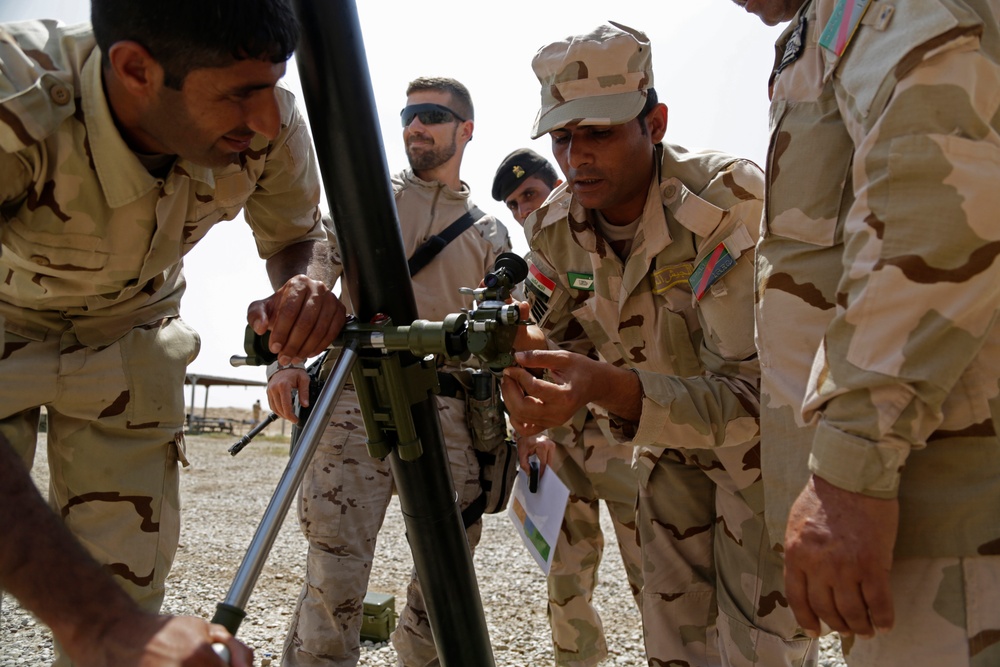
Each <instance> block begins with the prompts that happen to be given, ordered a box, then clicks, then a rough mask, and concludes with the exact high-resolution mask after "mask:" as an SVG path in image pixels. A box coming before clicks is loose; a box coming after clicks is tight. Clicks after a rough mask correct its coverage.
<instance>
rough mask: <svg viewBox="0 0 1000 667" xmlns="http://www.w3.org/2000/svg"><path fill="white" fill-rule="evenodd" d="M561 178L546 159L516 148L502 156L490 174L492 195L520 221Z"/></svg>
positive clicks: (560, 181) (521, 223)
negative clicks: (491, 175)
mask: <svg viewBox="0 0 1000 667" xmlns="http://www.w3.org/2000/svg"><path fill="white" fill-rule="evenodd" d="M560 183H562V179H560V178H559V175H558V174H557V173H556V170H555V168H554V167H553V166H552V165H551V164H550V163H549V161H548V160H546V159H545V158H543V157H542V156H541V155H539V154H538V153H536V152H535V151H533V150H531V149H530V148H519V149H517V150H516V151H513V152H512V153H511V154H510V155H508V156H507V157H505V158H504V159H503V162H501V163H500V166H499V167H497V173H496V174H495V175H494V176H493V198H494V199H496V200H497V201H502V202H503V203H504V204H505V205H506V206H507V208H508V209H509V210H510V212H511V213H512V214H513V215H514V219H515V220H517V222H518V224H520V225H523V224H524V221H525V220H527V219H528V216H529V215H530V214H531V213H533V212H534V211H535V210H536V209H537V208H538V207H539V206H541V205H542V203H543V202H544V201H545V198H546V197H548V196H549V193H550V192H552V190H554V189H555V187H556V186H557V185H559V184H560Z"/></svg>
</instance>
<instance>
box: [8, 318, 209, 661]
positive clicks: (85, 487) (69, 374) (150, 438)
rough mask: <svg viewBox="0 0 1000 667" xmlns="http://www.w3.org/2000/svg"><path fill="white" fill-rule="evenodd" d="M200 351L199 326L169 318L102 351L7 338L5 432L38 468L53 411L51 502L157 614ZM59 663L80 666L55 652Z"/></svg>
mask: <svg viewBox="0 0 1000 667" xmlns="http://www.w3.org/2000/svg"><path fill="white" fill-rule="evenodd" d="M53 324H54V323H53ZM199 346H200V339H199V338H198V335H197V334H196V333H195V332H194V330H193V329H191V328H190V327H188V326H187V325H186V324H185V323H184V322H183V321H182V320H180V318H170V319H164V320H162V321H160V322H156V323H153V324H150V325H147V326H143V327H136V328H135V329H133V330H131V331H129V332H128V333H127V334H126V335H125V336H123V337H121V338H120V339H119V340H117V341H115V342H114V343H112V344H111V345H108V346H106V347H102V348H99V349H93V348H88V347H87V346H85V345H82V344H81V343H80V342H79V341H78V340H77V339H76V336H74V335H73V332H72V331H69V330H67V329H66V327H65V326H64V327H63V331H62V332H61V333H60V332H58V330H56V332H55V333H53V334H50V335H49V336H47V337H46V338H45V339H44V340H31V339H28V338H25V337H23V336H18V335H17V334H14V333H11V332H9V331H8V332H7V333H6V334H5V340H4V346H3V354H2V357H0V377H2V378H3V382H0V406H2V411H3V415H4V418H3V419H2V420H0V434H3V435H4V436H5V437H6V438H7V439H8V440H9V441H10V443H11V445H13V447H14V449H15V450H16V451H17V452H19V453H20V455H21V456H22V458H23V459H24V461H25V464H26V465H28V466H29V467H30V465H31V463H32V461H33V460H34V457H35V445H36V440H37V437H38V435H37V434H38V419H39V413H40V408H39V406H42V405H44V406H46V408H47V410H46V412H47V419H48V422H47V434H48V437H47V439H46V442H47V447H48V461H49V470H50V480H49V504H50V505H51V507H52V509H53V510H54V511H55V512H56V513H57V514H59V515H60V516H61V517H62V518H63V521H64V522H65V523H66V526H67V528H69V530H70V531H71V532H72V533H73V534H74V535H75V536H76V538H77V539H78V540H80V542H81V543H82V544H83V546H84V547H86V548H87V550H88V551H89V552H90V553H91V555H93V556H94V557H95V558H96V559H97V561H98V562H100V563H102V564H103V565H104V567H105V569H106V570H107V571H108V572H109V573H110V574H112V575H113V576H114V578H115V580H116V581H117V582H118V583H119V584H120V585H121V586H122V587H123V588H124V589H125V590H126V591H127V592H128V593H129V595H131V596H132V597H133V598H134V599H135V600H136V601H137V602H138V603H139V604H140V605H141V606H142V607H143V608H144V609H146V610H148V611H152V612H155V611H158V610H159V608H160V605H161V603H162V602H163V596H164V580H165V579H166V577H167V573H168V572H169V571H170V565H171V563H172V562H173V559H174V553H175V552H176V550H177V542H178V538H179V534H180V501H179V487H178V484H179V477H178V463H180V464H183V465H187V460H186V459H185V454H184V438H183V428H184V395H183V387H184V372H185V369H186V366H187V364H188V363H189V362H190V361H191V360H192V359H194V358H195V356H196V355H197V354H198V348H199ZM81 452H86V456H81V455H80V453H81ZM57 654H58V651H57ZM54 664H55V665H58V666H60V667H62V666H65V665H68V664H70V663H69V661H68V660H67V659H66V658H65V656H62V655H57V659H56V662H55V663H54Z"/></svg>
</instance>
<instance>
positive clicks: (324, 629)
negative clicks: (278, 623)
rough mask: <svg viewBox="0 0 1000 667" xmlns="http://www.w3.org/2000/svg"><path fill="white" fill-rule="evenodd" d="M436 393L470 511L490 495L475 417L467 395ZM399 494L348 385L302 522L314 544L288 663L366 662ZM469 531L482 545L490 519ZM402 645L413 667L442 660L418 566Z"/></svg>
mask: <svg viewBox="0 0 1000 667" xmlns="http://www.w3.org/2000/svg"><path fill="white" fill-rule="evenodd" d="M435 400H436V401H437V406H438V417H439V418H440V421H441V432H442V435H443V437H444V441H445V445H446V448H447V454H448V461H449V464H450V467H451V476H452V480H453V482H454V484H455V489H456V491H457V492H458V498H459V507H460V508H461V509H464V508H465V507H467V506H468V505H469V504H470V503H471V502H472V501H473V500H475V499H476V498H477V497H478V496H479V494H480V486H479V464H478V462H477V460H476V456H475V453H474V452H473V450H472V443H471V440H470V437H469V430H468V427H467V426H466V423H465V401H464V400H463V399H455V398H443V397H437V398H436V399H435ZM392 492H393V481H392V471H391V470H390V467H389V462H388V460H385V461H379V460H378V459H373V458H372V457H371V456H369V455H368V449H367V447H366V445H365V429H364V422H363V421H362V419H361V412H360V408H359V407H358V402H357V396H356V395H355V394H354V392H353V390H352V389H350V388H345V390H344V393H343V394H342V395H341V398H340V401H339V402H338V404H337V406H336V408H335V410H334V413H333V415H332V416H331V419H330V426H329V427H328V428H327V429H326V431H325V432H324V434H323V436H322V439H321V441H320V443H319V445H318V447H317V450H316V453H315V454H314V456H313V460H312V462H311V463H310V465H309V467H308V469H307V471H306V473H305V476H304V477H303V480H302V488H301V493H300V496H299V521H300V524H301V527H302V532H303V533H304V535H305V537H306V540H307V541H308V542H309V550H308V553H307V556H306V575H305V582H304V585H303V587H302V593H301V594H300V596H299V599H298V602H297V604H296V607H295V611H294V612H293V614H292V620H291V624H290V627H289V629H288V635H287V637H286V639H285V646H284V650H283V654H282V662H281V664H282V665H285V666H286V667H292V666H294V667H300V666H301V667H305V666H309V667H314V666H318V665H323V666H324V667H345V666H351V667H353V665H356V664H358V660H359V658H360V652H361V649H360V634H361V620H362V619H361V616H362V609H363V602H364V596H365V592H366V591H367V590H368V579H369V576H370V575H371V569H372V561H373V560H374V556H375V543H376V538H377V537H378V532H379V529H380V528H381V527H382V521H383V519H384V518H385V512H386V508H387V507H388V505H389V500H390V497H391V496H392ZM466 532H467V535H468V538H469V544H470V546H471V547H472V548H473V549H475V546H476V545H477V544H478V543H479V537H480V535H481V533H482V520H479V521H477V522H476V523H475V524H473V525H472V526H471V527H470V528H469V529H468V530H467V531H466ZM392 643H393V646H394V647H395V649H396V653H397V655H398V656H399V664H400V665H403V666H404V667H423V666H424V665H433V664H437V650H436V649H435V647H434V639H433V636H432V634H431V630H430V626H429V625H428V621H427V612H426V608H425V605H424V598H423V593H422V591H421V589H420V583H419V582H418V581H417V579H416V573H413V574H412V575H411V580H410V583H409V587H408V588H407V596H406V605H405V607H404V608H403V610H402V612H401V613H400V616H399V622H398V624H397V626H396V631H395V632H394V633H393V635H392Z"/></svg>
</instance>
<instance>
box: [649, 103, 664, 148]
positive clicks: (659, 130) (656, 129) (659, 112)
mask: <svg viewBox="0 0 1000 667" xmlns="http://www.w3.org/2000/svg"><path fill="white" fill-rule="evenodd" d="M646 129H647V130H649V138H650V139H651V140H652V142H653V143H654V144H658V143H660V142H661V141H663V137H664V136H665V135H666V133H667V105H666V104H663V103H662V102H661V103H660V104H657V105H656V106H655V107H653V110H652V111H650V112H649V115H648V116H646Z"/></svg>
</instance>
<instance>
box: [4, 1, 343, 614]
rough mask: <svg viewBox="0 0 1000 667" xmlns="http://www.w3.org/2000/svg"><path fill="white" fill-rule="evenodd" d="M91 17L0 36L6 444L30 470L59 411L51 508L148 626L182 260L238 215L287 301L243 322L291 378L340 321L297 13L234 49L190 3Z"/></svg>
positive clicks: (177, 360)
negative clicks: (288, 86) (297, 64)
mask: <svg viewBox="0 0 1000 667" xmlns="http://www.w3.org/2000/svg"><path fill="white" fill-rule="evenodd" d="M92 10H93V25H94V28H93V29H91V27H90V26H89V25H86V24H84V25H80V26H69V27H66V26H60V25H57V24H56V23H54V22H51V21H29V22H22V23H16V24H9V25H6V26H2V27H0V149H2V150H0V216H2V217H0V234H2V243H3V249H2V255H0V275H3V280H2V281H0V321H3V322H4V349H3V356H2V357H0V378H2V380H3V381H2V382H0V433H2V434H3V435H4V436H5V437H6V438H7V439H8V440H9V441H10V443H11V445H12V446H13V447H14V449H15V450H17V451H18V452H19V454H20V456H21V457H22V459H23V460H24V461H25V462H26V463H27V464H28V466H29V467H30V465H31V462H32V459H33V457H34V450H35V441H36V434H37V427H38V419H39V412H40V406H43V405H44V406H46V407H47V412H48V452H49V466H50V474H51V477H50V479H51V483H50V487H49V488H50V503H51V505H52V507H53V509H55V510H56V512H57V513H60V514H61V516H62V517H63V520H64V522H65V524H66V525H67V527H68V528H69V529H70V530H71V531H72V532H73V533H74V534H75V535H76V536H77V538H78V539H79V540H80V541H81V542H82V543H83V544H84V545H85V546H86V547H87V549H88V550H89V551H90V552H91V553H92V554H93V555H94V556H95V558H97V560H98V561H100V562H101V563H103V564H104V565H105V567H106V568H107V569H108V570H109V571H110V572H112V573H114V575H115V577H116V579H117V580H118V582H119V583H120V584H121V585H122V586H123V587H124V588H125V589H126V590H127V591H128V592H129V594H130V595H132V596H133V597H134V598H135V599H136V600H137V601H138V602H139V603H140V604H141V605H142V606H143V607H144V608H145V609H147V610H153V611H155V610H157V609H159V606H160V604H161V602H162V599H163V594H164V579H165V578H166V576H167V572H168V570H169V569H170V564H171V562H172V560H173V556H174V552H175V550H176V547H177V539H178V531H179V519H180V515H179V499H178V463H185V458H184V440H183V422H184V404H183V382H184V374H185V367H186V365H187V364H188V363H189V362H190V361H191V360H192V359H194V357H195V355H196V354H197V352H198V346H199V339H198V336H197V334H196V333H195V332H194V331H193V330H192V329H190V328H189V327H188V326H187V325H186V324H184V323H183V322H182V321H181V320H180V318H179V317H178V313H179V307H180V300H181V295H182V293H183V292H184V287H185V283H184V277H183V275H182V272H181V266H182V258H183V256H184V254H185V253H186V252H187V251H188V250H190V249H191V248H192V247H193V246H194V244H195V243H197V241H198V240H199V239H201V238H202V236H204V235H205V233H206V232H207V231H208V230H209V229H210V228H211V227H212V226H213V225H215V224H216V223H219V222H222V221H225V220H232V219H233V218H234V217H235V216H236V215H237V214H238V213H239V212H240V211H241V210H242V209H244V207H245V208H246V219H247V222H248V223H249V225H250V227H251V229H252V231H253V233H254V237H255V239H256V241H257V245H258V249H259V252H260V254H261V256H262V257H263V258H266V260H267V268H268V272H269V275H270V277H271V279H272V284H273V285H274V287H275V289H276V290H277V292H276V294H275V295H274V296H272V297H270V298H269V299H267V300H265V301H259V302H255V303H254V304H253V305H252V306H251V310H250V317H251V319H252V321H253V323H254V324H255V326H256V327H257V328H258V330H259V331H261V332H263V331H264V330H266V329H267V328H271V329H272V334H273V336H274V337H272V345H279V344H281V343H284V344H285V347H284V349H283V350H282V358H283V360H284V361H285V362H286V363H287V362H289V361H292V360H294V358H296V357H305V356H308V355H312V354H316V353H318V352H319V351H321V350H322V349H323V348H324V347H326V346H327V345H328V344H329V343H330V341H331V340H332V339H333V337H334V336H335V335H336V333H337V331H338V330H339V326H340V325H341V324H342V322H343V318H344V309H343V306H342V305H341V304H340V303H339V301H338V300H337V299H336V297H335V296H333V294H332V293H331V292H330V291H329V290H328V289H327V287H326V285H325V284H324V283H323V282H322V281H321V280H316V279H315V278H322V277H324V276H325V275H326V266H327V264H328V262H327V261H326V255H327V251H326V244H325V240H326V235H325V231H324V229H323V226H322V224H321V220H320V215H319V210H318V206H317V204H318V198H319V178H318V170H317V169H316V167H315V160H314V157H313V154H312V148H311V142H310V138H309V135H308V132H307V130H306V127H305V123H304V121H303V119H302V117H301V116H300V115H299V113H298V112H297V111H296V109H295V105H294V100H293V99H292V96H291V94H289V93H288V92H287V91H285V90H282V89H279V88H276V83H277V81H278V79H279V78H280V77H281V75H282V74H283V73H284V70H285V61H286V60H287V58H288V57H289V55H290V53H291V50H292V48H293V47H294V45H295V42H296V39H297V34H298V28H297V25H296V23H295V18H294V15H293V14H292V12H291V10H290V8H289V7H288V6H286V5H285V4H283V3H282V2H279V1H278V0H275V1H273V2H267V3H259V6H257V8H256V10H255V11H249V10H248V9H247V8H245V7H243V6H242V5H241V6H240V7H239V8H237V7H235V6H233V7H232V10H231V11H232V12H237V11H238V12H239V13H240V17H241V19H242V20H243V22H244V23H243V24H242V25H243V26H244V30H243V32H240V31H233V30H232V25H231V24H232V21H231V19H232V14H231V13H227V11H220V12H218V13H217V14H216V13H210V14H209V15H206V14H205V12H204V8H203V4H202V3H198V2H193V1H191V0H187V1H174V2H170V3H166V2H157V3H152V4H148V3H142V4H137V3H133V2H130V1H125V0H122V1H115V0H94V1H93V3H92ZM213 16H214V17H216V18H214V19H213V18H212V17H213ZM262 26H263V27H262ZM223 27H225V28H226V30H223ZM223 34H224V35H227V37H226V39H227V40H228V43H227V42H226V41H224V40H223V39H222V38H220V37H219V35H223ZM95 35H96V37H95ZM234 53H240V54H244V55H243V57H244V59H237V58H236V57H234V56H233V54H234ZM154 54H155V55H154ZM178 55H179V56H181V57H180V58H175V56H178ZM307 272H308V273H309V275H311V276H312V277H307V276H306V275H305V274H306V273H307ZM286 281H287V282H286ZM219 296H220V298H222V297H223V296H224V295H223V294H222V293H221V292H220V295H219ZM279 305H280V306H281V308H282V310H281V311H279V310H278V309H277V307H278V306H279ZM285 308H287V309H288V310H287V311H286V310H284V309H285ZM297 319H298V323H296V320H297ZM292 323H296V324H295V328H294V329H292V330H291V331H289V327H290V325H291V324H292ZM275 338H277V340H275ZM0 542H4V538H3V537H2V536H0Z"/></svg>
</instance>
